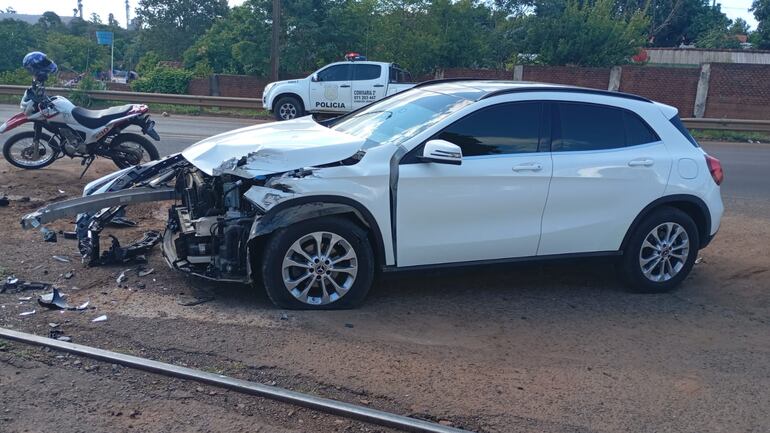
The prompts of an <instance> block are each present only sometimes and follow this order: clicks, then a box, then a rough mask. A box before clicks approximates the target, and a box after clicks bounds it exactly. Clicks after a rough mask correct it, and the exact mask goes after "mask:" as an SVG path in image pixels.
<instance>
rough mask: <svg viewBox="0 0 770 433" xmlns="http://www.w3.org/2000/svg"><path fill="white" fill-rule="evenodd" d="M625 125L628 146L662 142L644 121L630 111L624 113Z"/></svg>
mask: <svg viewBox="0 0 770 433" xmlns="http://www.w3.org/2000/svg"><path fill="white" fill-rule="evenodd" d="M623 123H624V124H625V126H626V146H636V145H637V144H647V143H654V142H656V141H660V138H659V137H658V134H656V133H655V131H653V130H652V128H650V126H649V125H648V124H647V123H646V122H645V121H644V120H642V119H641V118H640V117H639V116H637V115H636V114H634V113H632V112H630V111H625V110H624V111H623Z"/></svg>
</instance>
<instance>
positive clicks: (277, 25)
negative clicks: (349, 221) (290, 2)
mask: <svg viewBox="0 0 770 433" xmlns="http://www.w3.org/2000/svg"><path fill="white" fill-rule="evenodd" d="M280 36H281V0H273V39H272V41H271V42H270V79H271V80H272V81H278V66H279V63H278V51H279V49H280V47H279V39H280Z"/></svg>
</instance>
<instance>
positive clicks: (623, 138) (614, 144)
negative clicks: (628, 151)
mask: <svg viewBox="0 0 770 433" xmlns="http://www.w3.org/2000/svg"><path fill="white" fill-rule="evenodd" d="M555 108H556V109H555V110H554V131H553V133H554V139H553V143H552V145H551V149H552V150H553V151H554V152H559V151H562V152H568V151H581V150H582V151H586V150H603V149H615V148H621V147H625V146H635V145H638V144H646V143H653V142H656V141H659V140H660V138H658V135H657V134H656V133H655V131H653V130H652V128H650V126H649V125H647V123H646V122H645V121H644V120H642V119H641V118H640V117H639V116H638V115H636V114H635V113H632V112H630V111H627V110H623V109H620V108H614V107H609V106H606V105H596V104H585V103H569V102H562V103H558V104H556V105H555Z"/></svg>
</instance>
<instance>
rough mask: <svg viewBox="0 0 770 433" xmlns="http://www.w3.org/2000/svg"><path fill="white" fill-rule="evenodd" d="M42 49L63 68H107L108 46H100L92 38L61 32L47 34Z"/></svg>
mask: <svg viewBox="0 0 770 433" xmlns="http://www.w3.org/2000/svg"><path fill="white" fill-rule="evenodd" d="M43 47H44V51H45V53H46V54H47V55H48V57H50V58H51V59H54V61H55V62H56V63H57V64H59V66H60V67H61V68H63V69H71V70H74V71H77V72H84V71H87V70H97V69H109V64H110V60H109V53H108V50H109V48H107V47H104V46H100V45H98V44H97V43H96V41H95V40H93V39H87V38H84V37H80V36H73V35H68V34H61V33H52V34H49V35H48V37H47V38H46V40H45V42H44V44H43Z"/></svg>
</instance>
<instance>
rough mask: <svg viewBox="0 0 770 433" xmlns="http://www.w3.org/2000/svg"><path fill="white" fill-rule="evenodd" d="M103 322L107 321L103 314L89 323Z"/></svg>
mask: <svg viewBox="0 0 770 433" xmlns="http://www.w3.org/2000/svg"><path fill="white" fill-rule="evenodd" d="M105 321H107V315H106V314H103V315H101V316H99V317H97V318H95V319H93V320H91V322H105Z"/></svg>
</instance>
